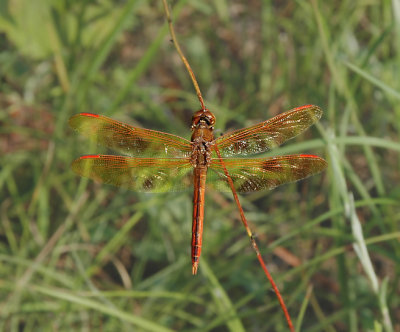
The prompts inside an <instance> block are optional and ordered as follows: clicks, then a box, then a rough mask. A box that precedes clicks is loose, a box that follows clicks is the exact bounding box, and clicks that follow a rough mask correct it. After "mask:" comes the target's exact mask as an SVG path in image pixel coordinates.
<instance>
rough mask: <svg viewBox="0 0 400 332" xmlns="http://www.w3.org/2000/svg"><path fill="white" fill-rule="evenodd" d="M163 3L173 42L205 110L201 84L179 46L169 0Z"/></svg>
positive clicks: (164, 0)
mask: <svg viewBox="0 0 400 332" xmlns="http://www.w3.org/2000/svg"><path fill="white" fill-rule="evenodd" d="M163 4H164V9H165V15H166V16H167V22H168V27H169V31H170V33H171V39H172V42H173V43H174V46H175V48H176V51H177V52H178V54H179V56H180V57H181V59H182V62H183V64H184V65H185V67H186V69H187V71H188V73H189V75H190V78H191V79H192V82H193V86H194V88H195V90H196V94H197V98H199V101H200V104H201V109H203V110H204V109H205V108H206V107H205V105H204V100H203V96H202V95H201V91H200V87H199V84H198V83H197V80H196V77H195V76H194V73H193V70H192V68H191V67H190V65H189V62H188V61H187V60H186V57H185V56H184V55H183V52H182V50H181V48H180V46H179V43H178V40H177V38H176V36H175V31H174V27H173V25H172V18H171V14H170V12H169V8H168V4H167V0H163Z"/></svg>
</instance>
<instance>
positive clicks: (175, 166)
mask: <svg viewBox="0 0 400 332" xmlns="http://www.w3.org/2000/svg"><path fill="white" fill-rule="evenodd" d="M71 168H72V169H73V170H74V171H75V172H76V173H77V174H79V175H81V176H84V177H88V178H90V179H93V180H95V181H98V182H102V183H107V184H111V185H114V186H118V187H123V188H128V189H132V190H136V191H144V192H168V191H180V190H184V189H187V188H188V187H191V185H192V183H193V179H192V177H193V174H192V170H193V167H192V165H191V164H190V160H189V159H188V158H157V159H156V158H130V157H121V156H111V155H90V156H83V157H80V158H78V159H76V160H75V161H74V162H73V163H72V165H71Z"/></svg>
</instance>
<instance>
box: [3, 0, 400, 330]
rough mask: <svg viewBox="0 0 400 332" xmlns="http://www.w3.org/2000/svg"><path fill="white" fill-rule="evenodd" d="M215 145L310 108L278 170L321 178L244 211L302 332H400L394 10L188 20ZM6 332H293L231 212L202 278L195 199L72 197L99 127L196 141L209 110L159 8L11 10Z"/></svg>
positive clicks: (207, 239) (356, 4) (192, 11)
mask: <svg viewBox="0 0 400 332" xmlns="http://www.w3.org/2000/svg"><path fill="white" fill-rule="evenodd" d="M172 8H173V11H174V17H175V18H176V20H175V28H176V29H177V33H178V38H179V40H180V43H181V45H182V47H183V48H184V49H185V52H186V55H187V58H188V59H189V61H190V63H191V65H192V67H193V70H194V71H195V74H196V76H197V78H198V80H199V84H200V86H201V88H202V91H203V94H204V97H205V102H206V104H207V106H208V107H209V108H210V110H211V111H213V112H214V113H215V115H216V116H217V123H216V129H217V135H219V134H220V133H223V132H226V131H227V130H230V129H234V128H240V127H244V126H248V125H250V124H253V123H256V122H259V121H262V120H265V119H268V118H270V117H272V116H274V115H276V114H278V113H280V112H283V111H285V110H289V109H291V108H293V107H296V106H300V105H304V104H316V105H319V106H320V107H321V108H323V109H324V111H325V112H324V115H323V118H322V120H321V121H320V123H319V124H318V125H317V126H314V128H311V129H310V130H308V131H307V132H306V133H304V134H303V135H301V136H300V137H298V138H296V139H295V140H293V141H291V142H289V143H287V144H285V145H284V146H283V147H282V148H280V149H277V150H276V151H272V152H271V154H272V155H275V154H287V153H315V154H319V155H321V156H324V157H326V159H327V160H328V162H329V169H328V170H327V171H326V172H325V173H324V174H321V175H317V176H315V177H313V178H309V179H307V180H304V181H301V182H298V183H295V184H291V185H286V186H283V187H279V188H277V189H276V190H274V191H271V192H260V193H255V194H251V195H245V196H241V202H242V204H243V206H244V209H245V212H246V216H247V217H248V219H249V220H250V221H251V222H252V228H253V230H254V231H255V232H256V234H257V237H258V238H257V241H258V243H259V246H260V249H261V251H262V254H263V256H264V257H265V259H266V260H267V262H268V266H269V268H270V270H271V272H272V273H273V275H274V277H275V279H276V281H277V283H278V285H279V288H280V290H281V292H282V294H283V296H284V298H285V300H286V302H287V303H288V307H289V311H290V313H291V314H292V317H293V318H294V321H295V326H296V328H297V330H299V331H393V330H396V329H397V330H398V329H400V326H399V323H398V322H399V321H400V311H399V308H400V297H399V296H400V294H399V289H400V287H399V277H400V271H399V268H398V266H399V260H400V258H399V257H400V246H399V237H400V232H399V229H400V228H399V224H400V223H399V219H400V208H399V206H400V203H399V199H400V186H399V179H400V172H399V169H400V167H399V166H400V165H399V161H400V158H399V151H400V143H399V131H400V106H399V105H400V103H399V97H400V81H399V79H398V78H399V77H400V67H399V63H400V21H399V19H400V14H399V11H400V4H399V3H398V1H397V0H393V1H392V2H388V1H386V2H376V3H374V2H362V1H333V2H332V1H329V2H323V1H317V0H315V1H310V2H306V1H298V2H287V3H280V2H279V3H271V2H267V1H265V2H262V1H261V2H254V1H251V2H245V1H242V2H240V1H235V2H228V1H218V2H216V1H215V2H214V1H189V0H187V1H182V0H181V1H177V2H174V3H173V7H172ZM0 31H1V34H0V45H1V50H2V52H1V54H0V68H1V69H0V78H1V84H0V105H1V108H0V124H1V127H0V151H1V158H0V165H1V166H0V220H1V225H0V262H1V263H0V317H1V319H0V330H5V331H21V330H22V331H37V330H39V329H40V330H41V331H54V330H94V331H97V330H103V331H115V330H122V331H132V330H136V331H172V330H174V331H176V330H190V331H193V330H199V331H200V330H201V331H211V330H212V331H224V330H229V331H240V330H243V331H286V329H287V328H286V323H285V320H284V317H283V314H282V312H281V311H280V308H279V304H278V302H277V300H276V298H275V295H274V294H273V292H272V291H271V290H270V287H269V284H268V283H267V282H266V280H265V277H264V275H263V273H262V271H261V269H260V267H259V265H258V263H257V261H256V258H255V256H254V254H253V252H252V248H251V247H250V244H249V242H248V239H247V236H246V234H245V232H244V229H243V227H242V225H241V223H240V220H239V216H238V214H237V211H236V208H235V205H234V204H233V202H232V199H231V197H230V196H229V195H225V194H221V193H217V192H208V193H207V200H206V219H205V234H204V242H203V244H204V247H203V254H202V259H201V262H200V267H199V275H198V276H196V277H193V276H192V275H191V266H190V231H191V208H192V207H191V204H192V203H191V199H192V198H191V197H192V196H191V195H192V194H191V193H190V192H182V193H171V194H160V195H158V194H157V195H156V194H154V195H151V194H143V193H136V192H129V191H126V190H123V189H119V188H113V187H109V186H107V185H99V184H97V183H94V182H92V181H88V180H85V179H81V178H78V177H77V176H76V175H75V174H74V173H73V172H72V171H71V170H70V169H69V165H70V163H71V162H72V160H73V159H75V158H76V157H78V156H79V155H82V154H90V153H100V152H104V149H102V148H101V147H98V146H93V145H92V144H90V142H89V141H87V140H85V139H84V138H82V137H79V135H77V134H76V133H74V132H73V131H72V130H71V129H70V128H69V127H68V124H67V120H68V118H69V117H70V116H72V115H73V114H76V113H78V112H94V113H99V114H105V115H108V116H112V117H114V118H116V119H119V120H121V121H125V122H128V123H131V124H133V125H136V126H143V127H147V128H150V129H159V130H162V131H166V132H170V133H173V134H177V135H181V136H183V137H186V138H188V137H190V130H189V122H190V117H191V114H192V113H193V111H194V110H197V109H198V108H199V106H198V102H197V99H196V95H195V93H194V92H193V88H192V86H191V82H190V79H189V77H188V75H187V73H186V72H185V70H184V68H183V65H182V64H181V63H180V60H179V57H178V56H177V54H176V52H175V50H174V49H173V47H172V45H171V44H170V43H169V36H168V30H167V27H166V25H165V20H164V16H163V10H162V4H161V1H152V2H144V1H133V0H130V1H129V0H128V1H125V2H115V1H107V0H105V1H101V2H96V3H92V2H87V1H54V2H51V1H48V2H45V1H43V2H39V1H29V0H20V1H6V2H5V3H4V4H3V5H2V6H1V7H0Z"/></svg>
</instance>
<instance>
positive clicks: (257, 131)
mask: <svg viewBox="0 0 400 332" xmlns="http://www.w3.org/2000/svg"><path fill="white" fill-rule="evenodd" d="M321 115H322V111H321V109H320V108H319V107H318V106H313V105H306V106H302V107H298V108H295V109H293V110H291V111H288V112H285V113H282V114H280V115H278V116H275V117H274V118H272V119H270V120H267V121H264V122H261V123H259V124H256V125H254V126H251V127H248V128H245V129H239V130H236V131H234V132H232V133H228V134H225V135H223V136H221V137H219V138H217V139H216V140H215V144H217V146H218V148H219V150H220V152H221V155H222V156H223V157H229V156H234V155H238V154H240V155H248V154H256V153H261V152H265V151H269V150H271V149H272V148H274V147H277V146H279V145H280V144H282V143H283V142H285V141H286V140H288V139H290V138H293V137H295V136H297V135H298V134H300V133H301V132H303V131H304V130H306V129H307V128H308V127H310V126H311V125H312V124H314V123H315V122H317V121H318V120H319V119H320V117H321Z"/></svg>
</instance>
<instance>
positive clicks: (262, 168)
mask: <svg viewBox="0 0 400 332" xmlns="http://www.w3.org/2000/svg"><path fill="white" fill-rule="evenodd" d="M223 164H224V165H225V167H226V169H227V170H228V173H229V175H230V177H231V179H232V181H233V184H234V187H235V189H236V191H238V192H252V191H258V190H265V189H273V188H275V187H277V186H280V185H281V184H284V183H289V182H294V181H297V180H300V179H304V178H306V177H308V176H311V175H313V174H316V173H319V172H321V171H323V170H324V169H325V168H326V166H327V163H326V161H325V160H324V159H322V158H320V157H317V156H314V155H291V156H282V157H274V158H263V159H230V158H229V159H225V158H223V159H222V162H221V160H219V159H214V158H213V159H212V162H211V165H210V170H212V171H211V172H208V174H207V184H208V186H209V187H212V188H214V189H217V190H220V191H231V189H230V186H229V183H228V178H227V176H226V174H225V172H224V167H223Z"/></svg>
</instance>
